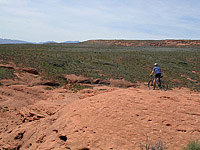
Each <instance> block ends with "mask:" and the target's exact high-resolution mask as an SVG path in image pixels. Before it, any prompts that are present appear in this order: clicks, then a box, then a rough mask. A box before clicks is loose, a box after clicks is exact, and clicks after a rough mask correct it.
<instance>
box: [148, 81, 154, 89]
mask: <svg viewBox="0 0 200 150" xmlns="http://www.w3.org/2000/svg"><path fill="white" fill-rule="evenodd" d="M148 87H149V89H150V90H153V89H154V85H153V80H150V81H149V82H148Z"/></svg>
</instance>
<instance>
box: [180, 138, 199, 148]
mask: <svg viewBox="0 0 200 150" xmlns="http://www.w3.org/2000/svg"><path fill="white" fill-rule="evenodd" d="M183 150H200V142H199V141H198V140H196V141H191V142H190V143H189V144H188V145H187V147H186V148H184V149H183Z"/></svg>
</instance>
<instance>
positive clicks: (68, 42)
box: [61, 41, 80, 43]
mask: <svg viewBox="0 0 200 150" xmlns="http://www.w3.org/2000/svg"><path fill="white" fill-rule="evenodd" d="M61 43H80V41H65V42H61Z"/></svg>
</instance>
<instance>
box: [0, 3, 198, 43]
mask: <svg viewBox="0 0 200 150" xmlns="http://www.w3.org/2000/svg"><path fill="white" fill-rule="evenodd" d="M199 6H200V2H199V1H197V0H190V1H187V0H168V1H162V0H140V1H138V0H124V1H121V0H101V1H99V0H85V1H82V0H76V1H74V0H34V1H33V0H0V22H1V26H0V36H1V37H3V38H16V39H18V38H20V39H23V40H31V41H46V40H56V41H65V40H86V39H97V38H98V39H107V38H109V39H116V38H120V39H163V38H187V39H188V38H189V39H192V38H194V39H196V38H200V12H199Z"/></svg>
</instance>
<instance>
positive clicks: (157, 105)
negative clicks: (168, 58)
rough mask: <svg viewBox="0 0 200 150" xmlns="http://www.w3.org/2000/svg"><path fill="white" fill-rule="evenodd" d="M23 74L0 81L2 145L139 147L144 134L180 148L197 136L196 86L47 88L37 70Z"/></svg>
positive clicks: (74, 149) (96, 149)
mask: <svg viewBox="0 0 200 150" xmlns="http://www.w3.org/2000/svg"><path fill="white" fill-rule="evenodd" d="M27 75H29V77H27V76H26V78H19V81H18V83H19V84H18V85H16V83H17V82H16V81H3V82H2V83H4V85H3V86H0V106H1V110H0V116H1V117H0V149H13V148H19V149H22V150H23V149H29V150H36V149H38V150H39V149H41V150H44V149H56V150H57V149H59V150H62V149H63V150H64V149H65V150H66V149H68V150H70V149H71V150H80V149H83V148H87V149H90V150H133V149H136V150H137V149H138V150H140V147H139V146H140V144H142V143H145V141H146V137H147V136H148V137H149V138H150V139H151V140H152V141H158V140H162V141H164V142H165V143H166V145H167V146H168V149H169V150H171V149H174V150H179V149H181V148H182V147H184V146H185V145H187V143H188V142H189V141H190V140H191V139H199V138H200V110H199V108H200V93H198V92H191V91H189V90H187V89H174V90H171V91H166V92H164V91H158V90H155V91H153V90H148V89H147V87H145V86H140V87H137V88H133V87H130V88H117V87H111V86H95V87H94V88H93V89H84V90H81V91H79V92H77V93H75V92H73V91H70V90H68V89H66V88H56V89H54V90H47V89H48V88H46V87H47V86H44V85H39V83H41V81H39V80H38V79H39V75H34V77H33V78H31V76H33V75H31V74H27ZM21 76H23V75H21ZM24 77H25V76H24ZM25 79H27V80H31V81H32V82H28V81H27V80H26V81H27V82H26V84H25ZM33 79H36V80H35V81H33ZM8 83H9V84H8ZM12 83H14V84H15V85H14V84H12ZM22 83H23V84H22ZM27 83H31V85H30V84H27ZM36 83H37V84H36ZM5 85H7V86H5Z"/></svg>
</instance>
